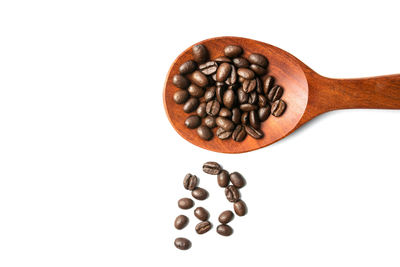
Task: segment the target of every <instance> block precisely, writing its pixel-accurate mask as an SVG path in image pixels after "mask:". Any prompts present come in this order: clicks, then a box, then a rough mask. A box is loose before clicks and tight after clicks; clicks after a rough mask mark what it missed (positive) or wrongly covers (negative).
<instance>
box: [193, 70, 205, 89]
mask: <svg viewBox="0 0 400 267" xmlns="http://www.w3.org/2000/svg"><path fill="white" fill-rule="evenodd" d="M190 79H191V80H192V82H193V83H195V84H196V85H198V86H200V87H206V85H207V84H208V78H207V76H206V75H204V74H203V73H201V72H200V71H198V70H195V71H194V72H192V74H190Z"/></svg>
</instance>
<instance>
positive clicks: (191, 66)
mask: <svg viewBox="0 0 400 267" xmlns="http://www.w3.org/2000/svg"><path fill="white" fill-rule="evenodd" d="M196 68H197V63H196V62H194V61H193V60H188V61H186V62H184V63H183V64H182V65H181V66H180V67H179V73H180V74H182V75H184V74H189V73H192V72H193V71H195V70H196Z"/></svg>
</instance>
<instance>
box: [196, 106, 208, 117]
mask: <svg viewBox="0 0 400 267" xmlns="http://www.w3.org/2000/svg"><path fill="white" fill-rule="evenodd" d="M206 104H207V103H205V102H203V103H200V105H199V106H198V107H197V109H196V113H197V115H198V116H199V117H200V118H205V117H206V116H207V112H206Z"/></svg>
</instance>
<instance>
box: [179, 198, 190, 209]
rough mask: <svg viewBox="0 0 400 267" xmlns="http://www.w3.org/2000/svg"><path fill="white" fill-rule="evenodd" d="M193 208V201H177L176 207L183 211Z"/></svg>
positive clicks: (183, 199)
mask: <svg viewBox="0 0 400 267" xmlns="http://www.w3.org/2000/svg"><path fill="white" fill-rule="evenodd" d="M193 206H194V201H193V200H191V199H190V198H187V197H184V198H181V199H179V200H178V207H179V208H181V209H184V210H187V209H191V208H192V207H193Z"/></svg>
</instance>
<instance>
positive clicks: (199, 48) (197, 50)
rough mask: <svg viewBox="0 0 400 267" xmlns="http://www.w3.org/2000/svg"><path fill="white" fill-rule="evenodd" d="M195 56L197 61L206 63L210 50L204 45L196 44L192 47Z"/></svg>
mask: <svg viewBox="0 0 400 267" xmlns="http://www.w3.org/2000/svg"><path fill="white" fill-rule="evenodd" d="M192 53H193V58H194V60H195V61H196V62H197V63H200V64H201V63H204V62H206V61H207V60H208V50H207V48H206V47H205V46H204V45H201V44H199V45H195V46H193V48H192Z"/></svg>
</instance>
